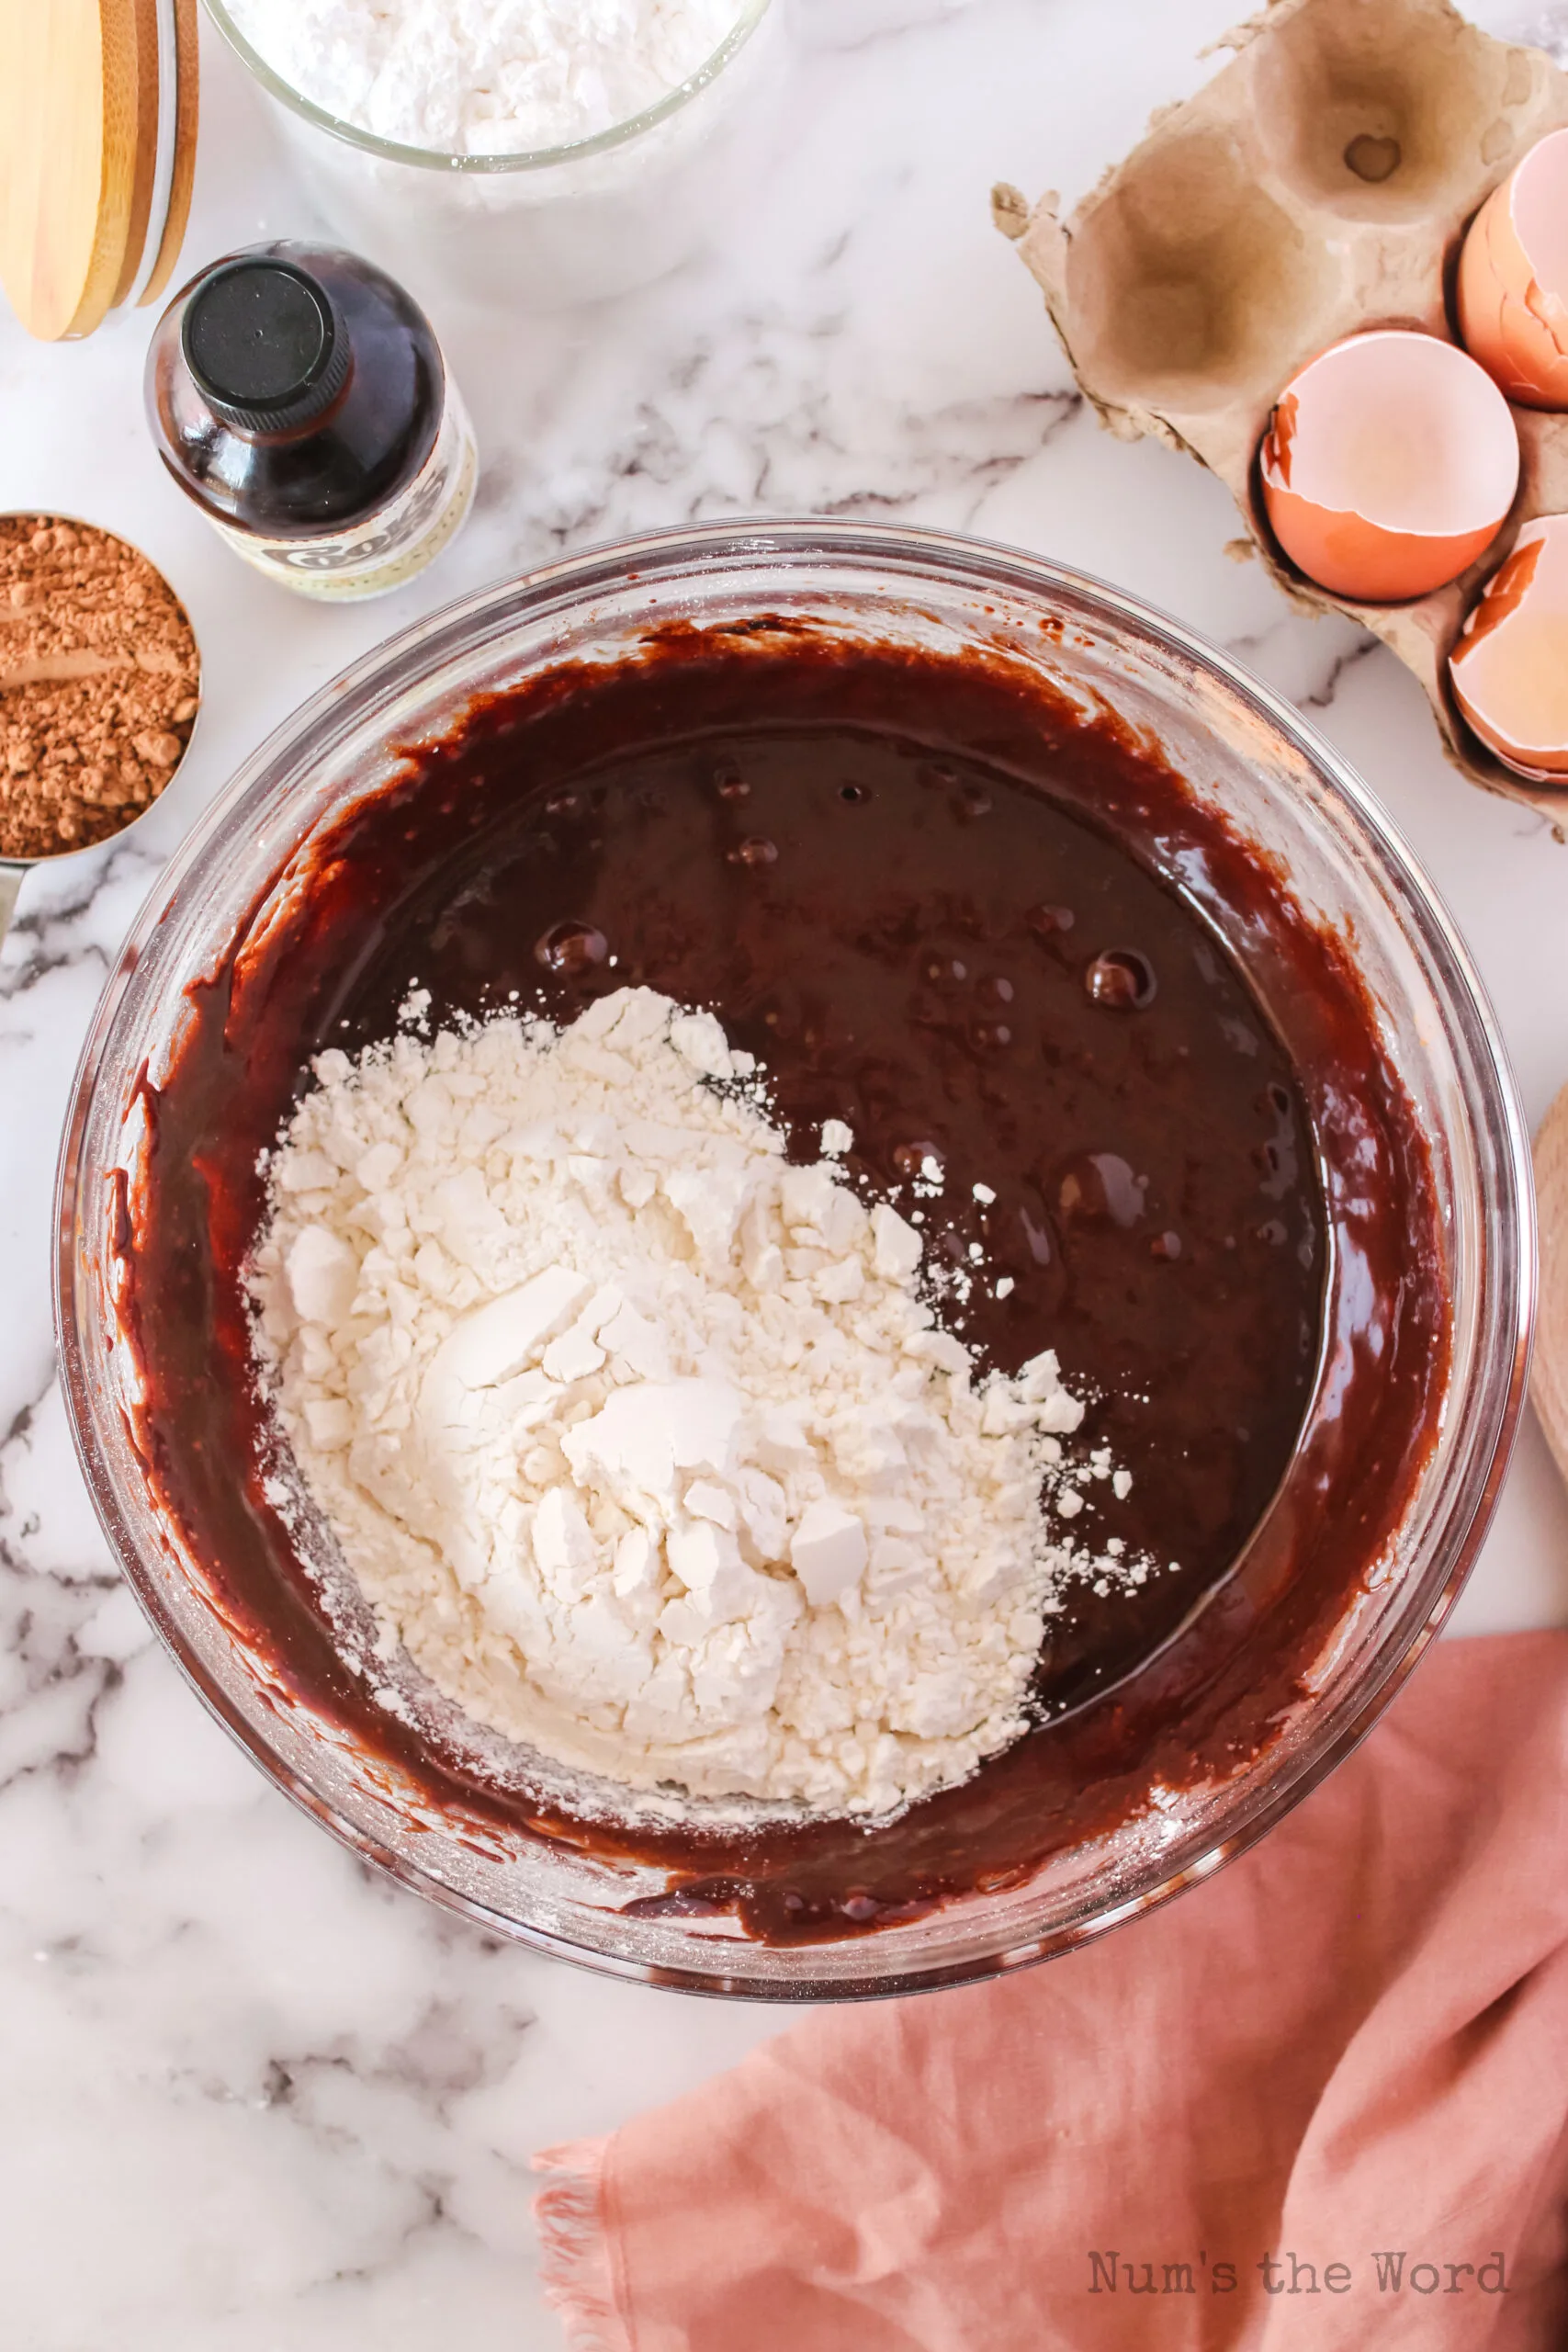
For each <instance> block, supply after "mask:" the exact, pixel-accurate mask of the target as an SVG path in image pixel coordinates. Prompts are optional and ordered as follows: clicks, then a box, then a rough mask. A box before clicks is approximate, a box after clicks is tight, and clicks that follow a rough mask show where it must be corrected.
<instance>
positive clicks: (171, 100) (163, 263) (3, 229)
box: [0, 0, 197, 342]
mask: <svg viewBox="0 0 1568 2352" xmlns="http://www.w3.org/2000/svg"><path fill="white" fill-rule="evenodd" d="M196 7H197V0H0V280H3V281H4V284H5V288H6V293H7V294H8V295H9V296H10V298H11V301H12V305H13V307H14V308H15V310H16V312H17V317H18V318H19V319H20V320H21V322H22V324H23V325H24V326H25V327H26V328H27V329H28V333H29V334H36V335H39V336H41V337H42V338H43V339H44V340H45V341H47V342H57V341H59V340H60V339H62V337H64V336H80V335H87V334H92V332H93V330H94V328H95V327H96V326H99V325H101V324H102V322H103V320H104V318H105V316H106V315H107V312H108V311H111V310H114V309H116V308H118V306H119V305H120V304H122V303H125V302H128V301H136V302H151V301H153V300H156V298H157V297H158V295H159V294H161V293H162V292H163V290H164V287H165V286H166V285H167V283H168V280H169V277H170V273H171V272H172V271H173V269H174V266H175V261H176V259H177V258H178V255H179V250H180V245H181V243H182V242H183V240H184V237H185V230H186V218H187V216H188V214H189V211H190V194H191V181H192V177H193V175H194V172H195V167H196V127H197V23H196Z"/></svg>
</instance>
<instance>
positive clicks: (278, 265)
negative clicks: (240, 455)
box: [180, 254, 352, 433]
mask: <svg viewBox="0 0 1568 2352" xmlns="http://www.w3.org/2000/svg"><path fill="white" fill-rule="evenodd" d="M180 341H181V344H182V345H183V348H184V351H185V358H186V367H187V368H189V369H190V372H191V375H192V377H193V378H194V379H195V382H196V386H197V390H198V391H199V392H200V393H201V395H202V398H203V399H204V400H205V401H206V402H207V404H208V406H209V408H210V409H211V410H212V412H213V413H214V414H215V415H217V416H220V417H221V418H222V419H223V421H224V423H225V424H232V425H235V426H237V427H238V428H239V430H240V431H241V432H242V433H293V432H296V431H297V430H298V429H299V426H301V425H304V424H310V422H311V420H312V418H314V417H318V416H320V415H321V413H322V412H323V411H324V410H326V409H329V408H330V407H331V406H332V404H333V401H335V400H336V398H337V396H338V394H339V392H341V391H342V390H343V388H344V384H345V383H346V382H347V380H348V370H349V364H350V360H351V357H352V354H351V352H350V350H349V343H348V336H347V334H345V332H344V327H343V324H342V322H341V321H340V320H339V319H338V317H337V315H336V313H335V311H334V310H333V300H332V297H331V295H330V294H329V293H328V292H327V289H326V288H325V287H324V286H322V285H321V284H319V283H318V281H317V280H316V279H315V278H313V277H310V275H309V274H308V273H307V272H306V271H305V270H302V269H300V268H299V267H298V266H297V265H296V264H295V263H293V262H287V261H278V260H275V259H274V258H273V256H272V255H271V254H242V255H241V256H240V258H239V259H238V260H237V261H231V262H221V263H220V265H219V266H218V267H217V268H216V269H214V270H213V271H211V272H210V274H209V276H208V277H205V278H204V279H203V280H202V282H201V283H200V284H199V285H198V286H197V289H196V291H195V293H194V294H192V295H191V297H190V299H189V300H188V301H187V303H186V314H185V322H184V324H183V326H182V328H181V331H180Z"/></svg>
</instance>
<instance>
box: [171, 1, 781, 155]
mask: <svg viewBox="0 0 1568 2352" xmlns="http://www.w3.org/2000/svg"><path fill="white" fill-rule="evenodd" d="M774 5H775V0H741V6H740V11H739V16H738V17H737V18H736V21H735V23H734V24H733V25H732V26H731V27H730V28H729V30H728V33H726V35H725V37H724V39H723V40H721V41H720V43H719V45H718V47H717V48H716V50H715V51H713V53H712V55H711V56H710V57H706V58H705V59H704V61H703V62H702V63H701V65H699V66H698V67H697V69H696V71H695V73H694V74H688V75H687V76H686V79H685V80H684V81H683V82H679V83H677V84H676V85H675V87H674V88H673V89H672V90H668V91H666V93H665V95H664V96H663V97H661V98H657V99H655V101H654V103H653V105H652V106H650V107H644V108H643V109H642V111H641V113H640V114H634V115H628V116H627V117H626V120H625V121H624V122H616V123H612V124H611V125H610V128H609V129H608V130H599V131H595V132H594V134H593V136H592V139H579V140H572V141H568V143H567V144H566V145H565V146H561V147H533V148H525V149H522V150H520V151H519V152H517V153H511V154H494V155H451V154H446V153H443V152H442V151H441V150H440V149H439V148H435V147H409V146H405V145H404V144H403V143H402V142H401V141H399V140H396V139H382V138H380V137H379V136H378V134H377V133H376V132H375V131H373V130H364V129H362V128H361V127H360V125H359V124H357V123H353V122H344V121H343V120H342V119H341V118H340V117H339V116H337V115H334V114H329V113H328V111H327V109H326V108H325V107H319V106H318V105H317V104H316V102H315V100H314V99H313V98H308V97H307V96H305V94H304V92H303V91H302V90H297V89H296V88H295V87H294V85H293V84H292V83H291V82H286V81H285V80H284V78H283V76H282V74H279V73H278V72H277V71H276V68H275V67H273V66H271V65H269V64H268V63H267V62H266V60H265V57H263V56H261V55H260V54H259V52H258V51H256V50H254V49H253V48H252V46H251V44H250V42H249V41H248V40H246V39H245V36H244V34H243V32H242V31H241V30H240V28H239V27H238V25H237V24H236V23H235V22H234V20H233V18H232V17H231V15H230V14H229V11H228V8H227V7H226V6H224V0H202V6H203V7H204V8H205V9H206V10H207V13H208V15H209V17H211V19H212V21H213V23H214V25H215V26H216V27H217V28H218V30H219V31H220V33H221V34H222V36H223V39H224V40H226V41H227V42H228V44H229V47H230V48H231V50H232V51H233V52H234V54H235V56H236V57H237V58H239V60H240V62H241V63H242V64H243V65H244V66H245V68H246V69H247V71H248V72H250V73H251V74H254V76H255V79H256V80H257V81H258V82H259V83H260V84H261V85H262V87H263V89H264V90H265V91H266V92H267V93H268V94H269V96H272V97H274V98H276V100H277V101H278V104H279V105H280V106H284V107H288V110H289V112H290V113H291V114H297V115H298V116H299V118H300V119H301V121H304V122H308V123H310V124H312V125H313V126H314V128H315V129H316V130H322V131H325V132H326V134H327V136H328V137H329V138H332V139H338V140H342V141H344V144H345V145H347V146H350V147H358V148H360V149H362V150H363V152H364V153H366V154H367V155H375V156H378V157H379V158H380V159H381V160H382V161H383V162H384V163H389V164H408V165H410V166H411V167H412V169H413V170H415V171H421V172H478V173H502V172H537V171H544V170H547V168H548V167H549V166H550V165H551V164H572V163H578V162H580V161H581V159H582V158H583V157H584V156H588V155H604V154H607V153H609V152H610V151H611V149H612V148H615V147H624V146H626V145H627V144H628V143H629V142H630V141H632V140H634V139H638V138H640V137H641V135H642V133H643V132H644V131H645V130H653V128H654V127H655V125H656V124H658V123H660V122H665V121H668V119H670V117H671V115H676V114H679V113H681V111H682V108H684V107H687V106H689V105H690V103H691V101H692V100H693V99H694V98H695V97H697V96H700V94H701V93H702V92H703V91H704V90H705V89H708V88H709V87H710V86H711V85H713V84H714V83H715V82H716V81H717V80H718V78H719V75H720V74H722V73H723V72H724V70H725V68H726V66H728V64H730V63H731V62H732V61H733V60H734V59H735V58H737V57H739V54H740V52H741V51H742V50H743V49H744V48H745V47H746V44H747V42H748V41H749V40H750V38H751V36H752V34H753V33H754V32H755V31H756V29H757V28H758V26H759V25H760V24H761V21H762V19H763V17H765V16H766V15H767V13H768V11H769V9H770V8H771V7H773V6H774ZM777 5H780V6H782V5H783V0H777Z"/></svg>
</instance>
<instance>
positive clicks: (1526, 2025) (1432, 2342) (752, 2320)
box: [536, 1633, 1568, 2352]
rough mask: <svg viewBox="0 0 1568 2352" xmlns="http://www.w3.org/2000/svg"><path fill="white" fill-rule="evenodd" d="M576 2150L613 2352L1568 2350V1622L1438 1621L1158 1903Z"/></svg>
mask: <svg viewBox="0 0 1568 2352" xmlns="http://www.w3.org/2000/svg"><path fill="white" fill-rule="evenodd" d="M536 2162H537V2164H538V2165H539V2167H540V2168H541V2169H542V2170H546V2171H547V2173H548V2174H549V2176H550V2177H549V2180H548V2182H547V2187H546V2188H545V2190H544V2193H543V2194H542V2196H541V2197H540V2198H539V2199H538V2204H537V2211H538V2213H539V2217H540V2226H541V2230H542V2233H543V2236H544V2242H545V2259H546V2269H545V2276H546V2283H547V2292H548V2293H549V2294H550V2298H551V2301H553V2302H555V2303H556V2304H557V2306H558V2308H559V2309H560V2310H561V2312H563V2314H564V2316H565V2318H566V2322H567V2326H568V2334H569V2337H570V2342H571V2343H572V2345H573V2346H576V2347H579V2352H917V2348H918V2352H1055V2347H1057V2346H1061V2347H1064V2352H1065V2348H1066V2347H1071V2352H1143V2347H1145V2346H1147V2347H1151V2352H1153V2348H1154V2347H1157V2352H1218V2348H1219V2347H1222V2346H1223V2347H1232V2346H1235V2347H1247V2352H1287V2347H1289V2352H1295V2347H1298V2346H1299V2347H1303V2352H1306V2347H1310V2352H1341V2347H1344V2352H1349V2348H1350V2347H1352V2346H1354V2347H1357V2352H1362V2347H1365V2346H1369V2345H1371V2346H1377V2347H1379V2352H1381V2348H1382V2347H1383V2346H1415V2347H1419V2352H1461V2347H1463V2352H1526V2347H1528V2352H1538V2347H1539V2352H1545V2348H1546V2347H1548V2346H1564V2345H1568V2292H1565V2281H1568V1634H1561V1633H1559V1634H1509V1635H1502V1636H1495V1637H1491V1638H1483V1639H1478V1640H1469V1641H1457V1642H1447V1643H1444V1644H1441V1645H1438V1648H1437V1649H1436V1650H1435V1652H1434V1654H1433V1655H1432V1656H1431V1657H1429V1658H1428V1659H1427V1661H1426V1662H1425V1663H1424V1664H1423V1666H1422V1667H1421V1668H1420V1670H1419V1671H1418V1672H1417V1673H1416V1676H1415V1677H1414V1679H1413V1680H1412V1682H1411V1684H1410V1686H1409V1688H1408V1689H1407V1690H1406V1691H1404V1692H1403V1693H1402V1694H1401V1695H1400V1696H1399V1698H1397V1699H1396V1700H1395V1701H1394V1702H1393V1706H1392V1708H1391V1709H1390V1711H1389V1713H1388V1714H1387V1715H1386V1716H1385V1717H1384V1719H1383V1720H1382V1723H1381V1724H1379V1726H1378V1728H1377V1729H1376V1730H1375V1731H1374V1732H1373V1733H1372V1735H1371V1737H1370V1738H1369V1739H1368V1740H1367V1741H1366V1742H1365V1744H1364V1745H1363V1746H1362V1747H1360V1749H1359V1750H1358V1752H1357V1753H1356V1754H1355V1755H1354V1756H1353V1757H1352V1758H1350V1759H1349V1761H1348V1763H1346V1764H1345V1765H1344V1766H1343V1767H1341V1769H1340V1770H1338V1771H1337V1772H1336V1773H1335V1774H1334V1776H1333V1777H1332V1779H1331V1780H1329V1781H1327V1782H1326V1783H1325V1786H1324V1787H1323V1788H1321V1789H1319V1790H1318V1791H1317V1792H1315V1793H1314V1795H1313V1796H1311V1797H1309V1798H1308V1799H1307V1800H1306V1801H1305V1803H1304V1804H1302V1805H1301V1806H1299V1807H1298V1809H1297V1810H1296V1812H1295V1813H1293V1814H1292V1815H1291V1816H1290V1817H1289V1819H1288V1820H1286V1821H1285V1822H1284V1823H1283V1824H1282V1825H1281V1826H1280V1828H1278V1829H1277V1830H1275V1831H1274V1832H1273V1834H1272V1835H1271V1836H1270V1837H1269V1838H1266V1839H1265V1840H1264V1842H1263V1843H1262V1845H1260V1846H1259V1847H1258V1848H1257V1849H1255V1850H1254V1851H1253V1852H1252V1853H1250V1854H1248V1855H1247V1856H1246V1857H1244V1858H1243V1860H1240V1861H1239V1862H1237V1863H1235V1864H1234V1865H1233V1866H1232V1867H1231V1868H1230V1869H1229V1870H1227V1871H1224V1872H1222V1873H1221V1874H1220V1876H1218V1877H1217V1878H1215V1879H1213V1880H1211V1881H1209V1882H1207V1883H1205V1884H1203V1885H1202V1886H1201V1887H1199V1888H1198V1889H1197V1890H1195V1891H1194V1892H1193V1893H1191V1894H1187V1895H1184V1896H1183V1897H1182V1898H1181V1899H1180V1900H1179V1902H1177V1903H1175V1904H1173V1905H1170V1906H1169V1907H1168V1908H1167V1909H1166V1910H1164V1911H1162V1912H1159V1913H1156V1915H1155V1916H1154V1917H1151V1918H1149V1919H1146V1920H1143V1921H1140V1922H1137V1923H1135V1924H1134V1925H1132V1926H1130V1927H1128V1928H1122V1929H1121V1930H1119V1931H1118V1932H1116V1933H1115V1934H1113V1935H1111V1936H1110V1937H1108V1938H1107V1939H1105V1941H1104V1942H1102V1943H1100V1944H1098V1945H1095V1946H1093V1947H1091V1948H1089V1949H1088V1950H1086V1951H1082V1952H1078V1953H1075V1954H1074V1955H1073V1956H1071V1957H1070V1958H1067V1959H1065V1960H1060V1961H1055V1962H1051V1963H1050V1964H1048V1965H1046V1966H1044V1967H1042V1968H1038V1969H1035V1970H1032V1971H1030V1972H1027V1973H1024V1974H1022V1975H1021V1976H1018V1977H1013V1978H1009V1979H1005V1980H1002V1981H999V1982H996V1983H992V1984H987V1985H980V1986H976V1987H974V1988H973V1989H969V1990H965V1991H964V1992H949V1993H939V1994H932V1995H926V1996H921V1997H919V1998H916V1999H910V2000H902V2001H896V2002H889V2003H886V2004H882V2005H878V2006H874V2007H865V2008H854V2007H845V2008H840V2009H836V2010H831V2011H824V2012H819V2013H818V2014H816V2015H814V2016H813V2018H811V2020H810V2021H809V2022H808V2023H807V2024H804V2025H802V2026H800V2027H797V2028H796V2029H795V2030H793V2031H791V2032H789V2033H785V2034H784V2035H782V2036H781V2037H780V2039H779V2040H778V2041H773V2042H771V2043H769V2044H767V2045H766V2046H764V2047H763V2048H762V2049H761V2050H759V2051H757V2052H754V2053H753V2055H752V2056H750V2058H748V2059H747V2060H746V2061H745V2063H744V2064H741V2065H740V2066H739V2067H737V2068H736V2069H735V2070H734V2071H733V2072H732V2073H731V2074H728V2075H725V2076H722V2077H721V2078H720V2079H718V2080H717V2081H715V2082H712V2083H709V2084H706V2085H705V2086H702V2087H701V2088H699V2089H698V2090H696V2091H694V2092H693V2093H691V2094H690V2095H689V2096H688V2097H686V2098H682V2099H679V2100H677V2101H675V2102H674V2104H673V2105H671V2106H670V2107H667V2108H665V2109H662V2110H660V2111H659V2112H656V2113H654V2114H651V2115H646V2116H640V2117H638V2118H637V2120H635V2121H634V2122H632V2123H630V2124H628V2125H626V2127H625V2128H624V2129H623V2130H622V2131H617V2132H616V2133H615V2135H614V2137H613V2138H611V2139H609V2140H607V2141H598V2142H592V2143H581V2144H580V2145H577V2146H574V2147H570V2148H558V2149H552V2150H550V2151H548V2152H547V2153H546V2154H544V2155H542V2156H540V2157H539V2158H538V2159H536Z"/></svg>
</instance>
